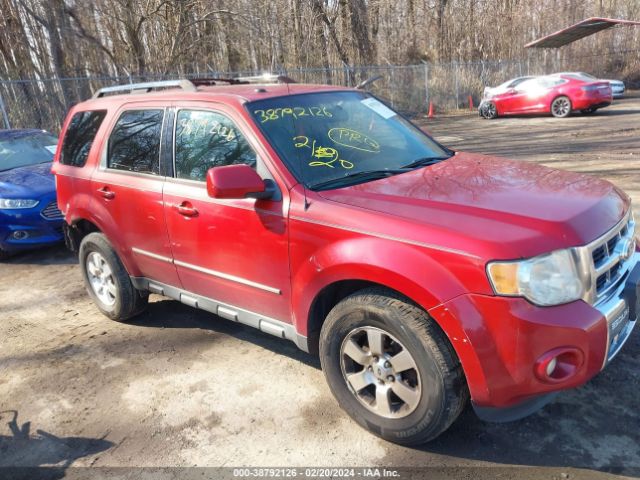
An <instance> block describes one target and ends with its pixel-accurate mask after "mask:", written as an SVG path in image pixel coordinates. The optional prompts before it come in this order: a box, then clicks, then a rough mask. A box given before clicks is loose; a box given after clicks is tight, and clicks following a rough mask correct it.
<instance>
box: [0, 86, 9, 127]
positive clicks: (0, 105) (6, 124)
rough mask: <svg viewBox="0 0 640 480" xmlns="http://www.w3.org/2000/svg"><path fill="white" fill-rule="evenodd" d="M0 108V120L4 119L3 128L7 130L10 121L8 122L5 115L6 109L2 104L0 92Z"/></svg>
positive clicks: (7, 116) (7, 117)
mask: <svg viewBox="0 0 640 480" xmlns="http://www.w3.org/2000/svg"><path fill="white" fill-rule="evenodd" d="M0 110H2V120H3V121H4V128H6V129H7V130H8V129H10V128H11V123H9V115H7V110H6V109H5V106H4V100H3V99H2V93H0Z"/></svg>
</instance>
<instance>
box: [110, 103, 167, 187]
mask: <svg viewBox="0 0 640 480" xmlns="http://www.w3.org/2000/svg"><path fill="white" fill-rule="evenodd" d="M163 117H164V110H128V111H126V112H124V113H123V114H122V115H121V116H120V118H119V119H118V121H117V122H116V125H115V127H114V128H113V131H112V132H111V136H110V137H109V147H108V149H107V168H113V169H116V170H124V171H127V172H137V173H149V174H152V175H158V174H159V173H160V133H161V131H162V119H163Z"/></svg>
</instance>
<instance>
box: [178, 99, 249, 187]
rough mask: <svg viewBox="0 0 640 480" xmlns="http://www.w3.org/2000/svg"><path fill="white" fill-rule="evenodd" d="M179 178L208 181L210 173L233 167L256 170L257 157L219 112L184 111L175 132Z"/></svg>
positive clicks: (180, 112) (231, 124)
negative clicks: (238, 166) (214, 170)
mask: <svg viewBox="0 0 640 480" xmlns="http://www.w3.org/2000/svg"><path fill="white" fill-rule="evenodd" d="M175 133H176V134H175V139H176V140H175V142H176V148H175V162H176V163H175V167H176V177H177V178H184V179H187V180H200V181H204V180H205V179H206V176H207V170H209V169H210V168H213V167H220V166H223V165H233V164H241V163H244V164H247V165H249V166H251V167H253V168H256V154H255V152H254V151H253V150H252V149H251V147H250V146H249V143H248V142H247V140H246V139H245V138H244V136H243V135H242V134H241V133H240V131H239V130H238V129H237V128H236V126H235V125H234V124H233V122H232V121H231V120H229V119H228V118H227V117H225V116H224V115H221V114H219V113H215V112H207V111H201V110H180V111H179V112H178V117H177V119H176V132H175Z"/></svg>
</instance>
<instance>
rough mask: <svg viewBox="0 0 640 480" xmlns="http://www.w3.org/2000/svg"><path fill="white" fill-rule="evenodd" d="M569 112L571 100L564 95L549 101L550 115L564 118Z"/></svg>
mask: <svg viewBox="0 0 640 480" xmlns="http://www.w3.org/2000/svg"><path fill="white" fill-rule="evenodd" d="M570 114H571V100H570V99H569V97H565V96H564V95H562V96H560V97H557V98H555V99H554V100H553V102H551V115H553V116H554V117H556V118H566V117H568V116H569V115H570Z"/></svg>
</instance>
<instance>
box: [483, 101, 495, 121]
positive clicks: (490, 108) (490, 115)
mask: <svg viewBox="0 0 640 480" xmlns="http://www.w3.org/2000/svg"><path fill="white" fill-rule="evenodd" d="M480 116H481V117H482V118H485V119H487V120H493V119H494V118H498V108H497V107H496V104H495V103H493V102H487V103H485V104H484V105H483V106H482V108H480Z"/></svg>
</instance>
